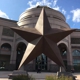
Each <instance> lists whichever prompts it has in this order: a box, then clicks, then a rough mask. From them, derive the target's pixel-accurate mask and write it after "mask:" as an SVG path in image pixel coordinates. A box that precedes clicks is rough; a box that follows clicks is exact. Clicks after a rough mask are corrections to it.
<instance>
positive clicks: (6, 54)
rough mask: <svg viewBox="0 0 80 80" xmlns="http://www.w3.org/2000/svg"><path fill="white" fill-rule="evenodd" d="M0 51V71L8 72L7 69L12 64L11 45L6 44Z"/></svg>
mask: <svg viewBox="0 0 80 80" xmlns="http://www.w3.org/2000/svg"><path fill="white" fill-rule="evenodd" d="M0 50H1V51H0V53H1V54H0V70H6V67H7V66H8V65H9V64H10V55H11V45H10V44H9V43H4V44H2V45H1V49H0Z"/></svg>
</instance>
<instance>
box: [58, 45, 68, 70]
mask: <svg viewBox="0 0 80 80" xmlns="http://www.w3.org/2000/svg"><path fill="white" fill-rule="evenodd" d="M58 47H59V50H60V53H61V56H62V59H63V62H64V64H65V67H66V69H67V46H66V45H65V44H64V43H61V44H59V45H58Z"/></svg>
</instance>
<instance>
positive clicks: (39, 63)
mask: <svg viewBox="0 0 80 80" xmlns="http://www.w3.org/2000/svg"><path fill="white" fill-rule="evenodd" d="M38 68H40V69H41V71H46V70H47V56H46V55H44V54H43V53H42V54H41V55H40V56H38V57H37V58H36V66H35V69H36V70H37V69H38Z"/></svg>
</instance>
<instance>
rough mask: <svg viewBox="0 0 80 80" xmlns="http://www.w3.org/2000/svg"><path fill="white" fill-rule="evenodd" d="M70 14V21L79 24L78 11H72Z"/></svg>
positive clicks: (79, 11) (79, 14) (79, 13)
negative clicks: (71, 15)
mask: <svg viewBox="0 0 80 80" xmlns="http://www.w3.org/2000/svg"><path fill="white" fill-rule="evenodd" d="M71 13H72V14H73V17H72V21H73V22H80V9H75V10H72V11H71Z"/></svg>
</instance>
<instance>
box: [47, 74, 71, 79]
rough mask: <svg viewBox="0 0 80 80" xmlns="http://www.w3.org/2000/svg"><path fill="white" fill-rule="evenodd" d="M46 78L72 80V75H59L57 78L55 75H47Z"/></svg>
mask: <svg viewBox="0 0 80 80" xmlns="http://www.w3.org/2000/svg"><path fill="white" fill-rule="evenodd" d="M46 80H73V79H72V77H67V76H63V75H62V76H60V77H59V78H58V77H56V76H47V77H46Z"/></svg>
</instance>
